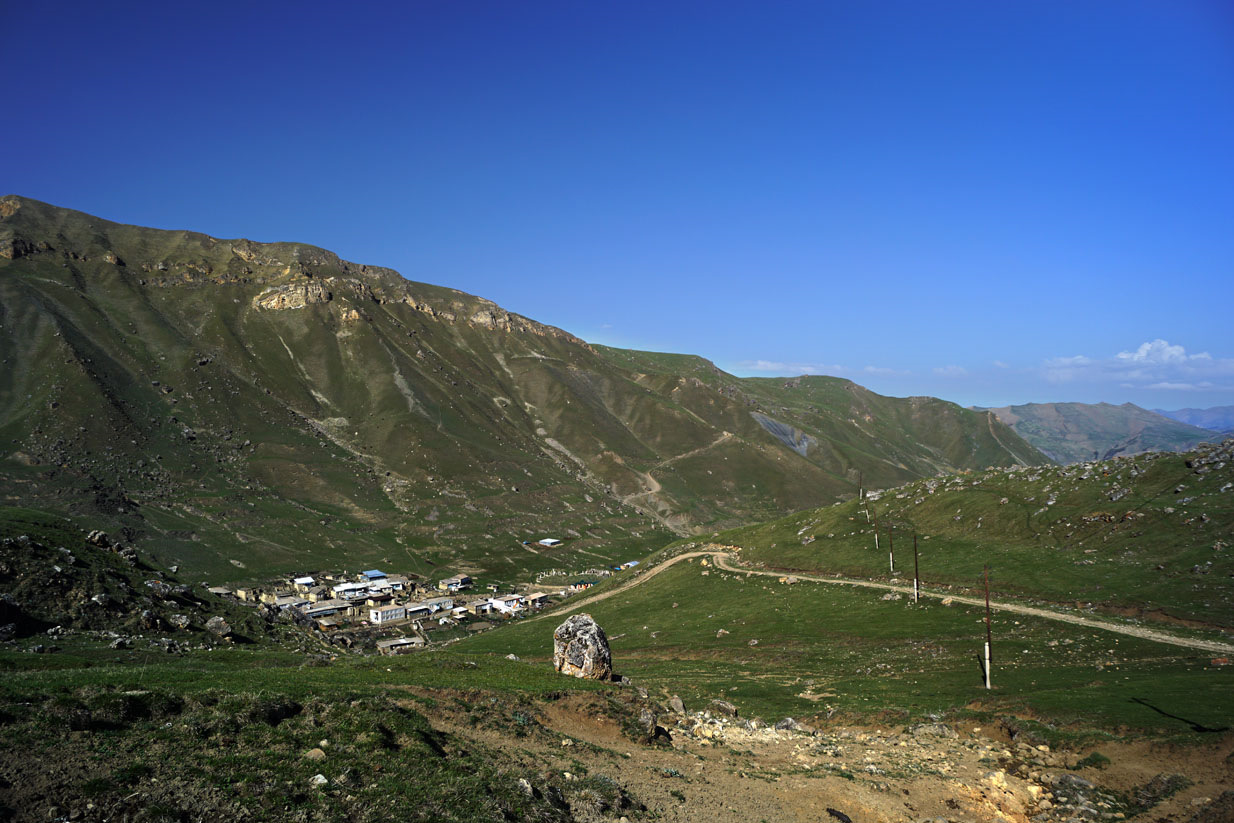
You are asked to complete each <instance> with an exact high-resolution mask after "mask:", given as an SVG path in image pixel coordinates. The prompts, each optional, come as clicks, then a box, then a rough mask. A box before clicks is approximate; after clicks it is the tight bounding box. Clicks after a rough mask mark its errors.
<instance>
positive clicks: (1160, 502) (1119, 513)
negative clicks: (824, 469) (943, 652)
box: [720, 441, 1234, 628]
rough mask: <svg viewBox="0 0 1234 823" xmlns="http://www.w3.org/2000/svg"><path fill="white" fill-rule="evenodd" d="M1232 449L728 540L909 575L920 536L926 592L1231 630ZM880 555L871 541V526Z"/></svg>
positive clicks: (775, 554)
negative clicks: (1006, 598)
mask: <svg viewBox="0 0 1234 823" xmlns="http://www.w3.org/2000/svg"><path fill="white" fill-rule="evenodd" d="M1232 456H1234V441H1226V443H1225V444H1224V445H1221V446H1217V447H1213V448H1211V449H1209V450H1206V451H1198V452H1190V453H1187V454H1183V455H1176V454H1165V453H1154V454H1144V455H1137V456H1136V457H1126V458H1118V459H1115V460H1112V461H1107V462H1101V463H1082V464H1078V465H1073V466H1067V467H1034V468H1029V469H1011V470H997V471H989V472H974V473H971V474H967V475H956V476H952V477H945V478H932V479H929V480H923V481H915V482H913V483H909V484H907V485H905V486H903V487H898V488H895V489H890V490H888V491H886V492H884V493H882V494H881V495H879V496H878V499H877V500H871V501H869V502H868V503H867V504H865V505H860V504H858V503H856V502H850V503H845V504H842V505H838V506H832V507H828V508H824V509H817V510H813V511H808V512H801V513H798V514H795V515H792V516H790V517H787V518H783V519H781V520H778V521H774V522H770V523H766V524H762V525H757V526H750V527H747V528H743V529H737V530H733V531H730V532H725V533H724V534H722V535H721V536H720V539H721V540H723V541H725V542H728V543H733V544H736V545H740V546H743V547H745V551H744V552H743V556H744V557H745V559H747V560H750V561H753V562H758V563H763V564H766V565H767V566H768V567H774V568H784V569H798V570H811V571H819V572H825V573H840V574H844V575H853V576H861V577H880V578H888V577H890V569H889V557H888V530H889V529H894V531H893V533H892V537H891V539H892V540H893V542H894V548H895V550H896V559H897V562H896V566H897V571H898V573H899V575H901V576H907V578H908V579H911V575H912V571H913V565H912V564H913V555H912V535H913V533H914V532H916V533H917V534H918V535H919V541H918V549H919V553H920V567H921V577H922V579H923V580H924V581H926V583H927V585H936V584H947V585H954V586H959V587H963V588H969V589H972V588H975V587H976V586H977V585H978V581H979V578H980V576H981V574H982V568H983V566H984V565H985V564H989V565H990V566H991V569H992V574H993V579H994V581H995V586H996V587H997V589H998V591H1000V592H1002V593H1004V594H1008V595H1014V596H1022V597H1029V598H1040V599H1043V600H1048V601H1053V602H1056V603H1084V604H1091V605H1093V606H1096V607H1099V608H1103V609H1106V610H1118V611H1122V612H1126V613H1132V614H1137V615H1148V616H1153V615H1156V616H1158V617H1161V618H1163V619H1164V618H1173V619H1176V620H1186V621H1199V622H1202V623H1207V624H1212V625H1216V626H1223V627H1227V628H1230V627H1234V583H1232V581H1231V577H1232V576H1234V556H1232V550H1231V547H1232V546H1234V459H1231V458H1232ZM866 509H868V510H869V513H870V515H871V517H876V518H877V519H878V522H879V527H880V544H879V545H880V548H879V549H877V550H876V549H875V547H874V524H873V522H872V521H871V522H867V515H866V511H865V510H866Z"/></svg>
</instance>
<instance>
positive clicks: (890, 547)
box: [887, 523, 896, 574]
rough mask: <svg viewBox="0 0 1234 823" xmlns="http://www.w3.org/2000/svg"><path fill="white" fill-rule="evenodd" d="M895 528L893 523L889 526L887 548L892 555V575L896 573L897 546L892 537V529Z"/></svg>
mask: <svg viewBox="0 0 1234 823" xmlns="http://www.w3.org/2000/svg"><path fill="white" fill-rule="evenodd" d="M893 528H895V527H894V526H893V525H892V524H891V523H888V524H887V548H888V550H890V553H891V573H892V574H895V573H896V544H895V538H893V537H892V536H891V532H892V529H893Z"/></svg>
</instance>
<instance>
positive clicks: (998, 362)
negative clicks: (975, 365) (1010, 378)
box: [994, 360, 1011, 369]
mask: <svg viewBox="0 0 1234 823" xmlns="http://www.w3.org/2000/svg"><path fill="white" fill-rule="evenodd" d="M994 368H996V369H1009V368H1011V366H1009V365H1008V364H1006V363H1004V362H1003V361H1001V360H995V361H994Z"/></svg>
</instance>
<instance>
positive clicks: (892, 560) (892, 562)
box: [887, 552, 896, 574]
mask: <svg viewBox="0 0 1234 823" xmlns="http://www.w3.org/2000/svg"><path fill="white" fill-rule="evenodd" d="M887 564H888V565H889V566H891V573H892V574H895V573H896V553H895V552H888V553H887Z"/></svg>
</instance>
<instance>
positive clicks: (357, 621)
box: [211, 560, 638, 652]
mask: <svg viewBox="0 0 1234 823" xmlns="http://www.w3.org/2000/svg"><path fill="white" fill-rule="evenodd" d="M637 565H638V561H637V560H632V561H630V562H628V563H623V564H622V565H620V566H613V567H612V569H611V570H610V569H595V570H592V571H594V572H595V576H597V577H599V576H605V575H609V574H612V572H613V571H622V570H625V569H630V568H633V567H634V566H637ZM597 582H599V581H598V580H595V579H579V580H575V581H574V582H572V583H570V584H569V585H568V586H567V587H565V588H563V589H560V590H558V591H553V592H540V591H529V592H525V593H521V594H520V593H510V594H498V593H497V590H498V588H499V587H498V586H497V585H496V584H490V585H489V586H488V589H489V593H488V594H479V593H472V592H471V591H470V590H471V589H472V588H473V587H474V585H475V581H473V580H472V578H471V577H470V576H469V575H466V574H458V575H454V576H452V577H447V578H444V579H442V580H439V581H437V583H436V584H432V583H428V582H424V581H417V580H412V579H409V578H408V577H405V576H403V575H400V574H387V573H385V572H383V571H381V570H380V569H368V570H367V571H363V572H360V573H359V574H357V575H347V574H342V575H318V576H312V575H305V576H302V577H294V578H291V579H290V580H287V581H286V582H284V583H282V584H276V585H275V586H274V587H253V586H248V587H241V588H237V589H227V588H224V587H212V588H211V591H213V592H216V593H218V594H230V595H234V596H235V597H236V598H237V599H239V600H241V601H245V602H249V603H253V604H254V605H256V604H261V603H264V604H267V605H270V606H273V607H275V608H278V609H281V610H284V611H287V610H294V611H295V612H297V613H298V616H299V617H300V619H301V620H303V621H306V622H311V623H312V624H313V625H315V626H316V628H318V629H321V630H323V631H330V630H334V629H338V628H343V627H356V626H373V627H387V626H388V627H391V628H395V627H401V628H410V629H412V630H413V631H414V632H415V636H412V637H396V638H389V639H387V640H379V641H377V647H378V649H379V650H380V651H383V652H394V651H401V650H403V649H404V648H405V647H413V646H421V645H424V643H425V641H426V637H427V634H426V632H427V630H428V629H430V628H440V627H448V626H454V625H458V624H459V623H460V622H462V621H465V620H469V619H470V618H473V617H480V616H485V617H515V616H518V615H520V614H523V613H526V612H527V611H534V610H539V609H543V608H544V607H545V606H547V605H548V604H549V603H550V598H554V597H556V598H563V597H568V596H569V595H571V594H574V593H576V592H580V591H583V590H585V589H588V588H591V587H592V586H594V585H596V583H597Z"/></svg>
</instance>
